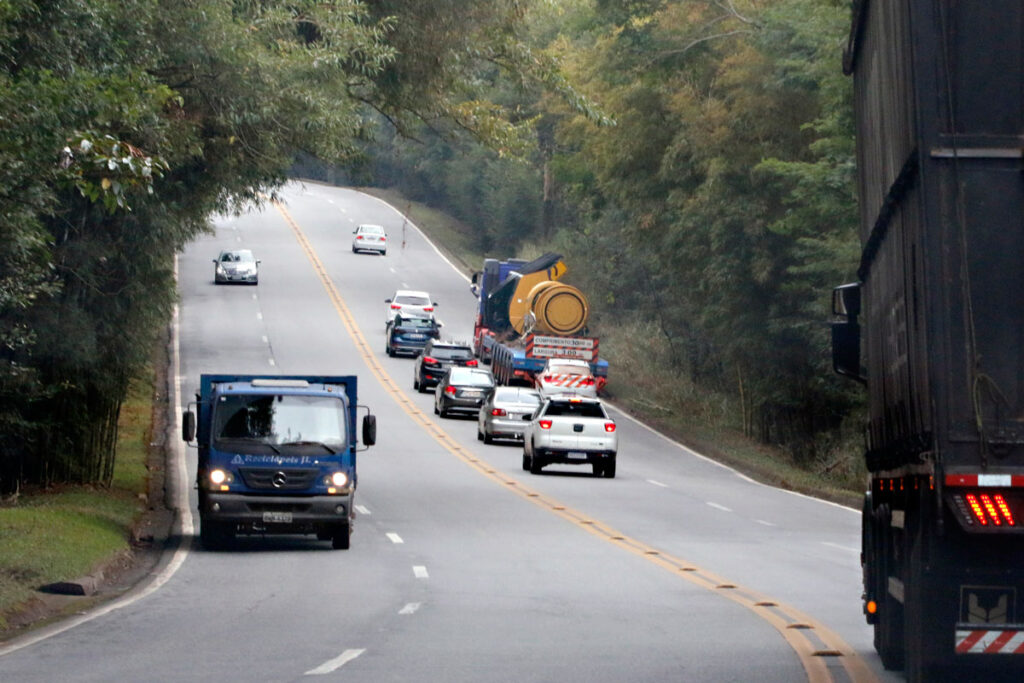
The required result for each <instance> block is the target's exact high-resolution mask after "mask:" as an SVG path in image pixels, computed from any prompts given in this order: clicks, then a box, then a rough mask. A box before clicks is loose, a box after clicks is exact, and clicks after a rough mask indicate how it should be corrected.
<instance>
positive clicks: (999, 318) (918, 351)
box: [833, 0, 1024, 680]
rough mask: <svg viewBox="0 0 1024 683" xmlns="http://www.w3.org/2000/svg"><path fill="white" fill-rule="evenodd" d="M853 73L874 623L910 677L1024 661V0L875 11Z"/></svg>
mask: <svg viewBox="0 0 1024 683" xmlns="http://www.w3.org/2000/svg"><path fill="white" fill-rule="evenodd" d="M844 66H845V69H846V71H847V73H850V74H852V75H853V78H854V90H855V105H856V124H857V138H858V178H859V180H858V182H859V194H860V213H861V236H862V241H863V244H864V251H863V255H862V260H861V263H860V268H859V271H858V277H859V282H858V283H855V284H854V285H848V286H845V287H844V288H841V289H839V290H837V292H836V304H835V306H834V309H835V310H834V312H835V313H837V314H839V315H840V316H841V317H842V321H841V322H839V323H837V324H836V325H835V327H834V333H833V339H834V344H835V348H834V350H835V364H836V367H837V370H838V371H839V372H841V374H847V375H854V376H857V377H859V378H860V379H862V380H864V381H866V384H867V388H868V392H869V423H868V429H867V452H866V460H867V465H868V469H869V470H870V472H871V486H870V490H869V491H868V494H867V497H866V500H865V505H864V515H865V517H864V580H865V612H866V614H867V617H868V621H869V623H872V624H874V625H875V646H876V648H877V649H878V651H879V654H880V655H881V657H882V659H883V662H884V663H885V664H886V666H887V667H889V668H899V667H902V666H904V664H905V665H906V671H907V676H908V678H910V679H911V680H921V679H928V680H935V678H936V676H939V675H941V674H942V673H943V672H948V671H950V669H949V667H950V666H954V665H968V666H969V665H973V664H975V663H977V662H976V660H984V661H983V662H982V663H983V664H984V665H985V666H987V665H989V664H990V663H993V662H994V663H996V664H997V666H998V667H999V668H1005V667H1008V666H1017V664H1016V662H1017V658H1016V657H1012V656H1011V655H1010V654H1009V652H1010V651H1013V652H1015V653H1017V654H1022V653H1024V154H1022V150H1024V3H1022V2H1020V0H975V1H970V2H966V1H963V0H901V1H900V2H892V1H888V0H858V1H857V2H855V3H854V21H853V25H852V30H851V34H850V41H849V45H848V48H847V52H846V55H845V60H844ZM982 654H984V656H978V657H976V656H975V655H982ZM1020 659H1024V657H1020Z"/></svg>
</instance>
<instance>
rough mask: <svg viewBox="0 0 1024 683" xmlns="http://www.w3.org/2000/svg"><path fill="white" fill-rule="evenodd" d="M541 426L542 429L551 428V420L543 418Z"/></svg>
mask: <svg viewBox="0 0 1024 683" xmlns="http://www.w3.org/2000/svg"><path fill="white" fill-rule="evenodd" d="M540 428H541V429H551V420H541V421H540Z"/></svg>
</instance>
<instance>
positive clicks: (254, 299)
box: [252, 292, 257, 301]
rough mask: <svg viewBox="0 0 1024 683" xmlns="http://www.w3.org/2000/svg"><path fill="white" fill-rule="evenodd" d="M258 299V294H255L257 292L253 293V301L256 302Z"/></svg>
mask: <svg viewBox="0 0 1024 683" xmlns="http://www.w3.org/2000/svg"><path fill="white" fill-rule="evenodd" d="M256 298H257V297H256V293H255V292H253V295H252V300H253V301H256Z"/></svg>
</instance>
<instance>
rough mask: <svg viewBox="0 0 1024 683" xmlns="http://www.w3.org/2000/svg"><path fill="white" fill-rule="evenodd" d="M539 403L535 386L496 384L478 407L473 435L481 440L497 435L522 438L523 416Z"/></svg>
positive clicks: (524, 423)
mask: <svg viewBox="0 0 1024 683" xmlns="http://www.w3.org/2000/svg"><path fill="white" fill-rule="evenodd" d="M540 402H541V397H540V394H539V393H537V390H536V389H528V388H526V387H495V389H494V391H492V392H491V393H490V394H488V396H487V399H486V400H485V401H484V404H483V405H482V406H481V407H480V417H479V420H478V422H477V428H476V438H477V439H479V440H480V441H483V442H484V443H492V442H493V441H494V439H498V438H501V439H516V440H518V441H522V439H523V431H524V430H525V429H526V425H527V424H528V423H527V421H526V418H527V417H528V416H530V415H533V413H534V412H535V411H536V410H537V409H538V408H539V407H540Z"/></svg>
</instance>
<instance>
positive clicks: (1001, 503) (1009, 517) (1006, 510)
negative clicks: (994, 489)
mask: <svg viewBox="0 0 1024 683" xmlns="http://www.w3.org/2000/svg"><path fill="white" fill-rule="evenodd" d="M993 498H995V501H996V507H997V508H999V512H1000V514H1002V515H1003V518H1004V519H1005V520H1006V523H1007V524H1009V525H1010V526H1017V524H1016V522H1014V521H1013V513H1011V512H1010V506H1009V505H1007V504H1006V499H1005V498H1003V496H1002V494H999V493H997V494H996V495H995V496H993Z"/></svg>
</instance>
